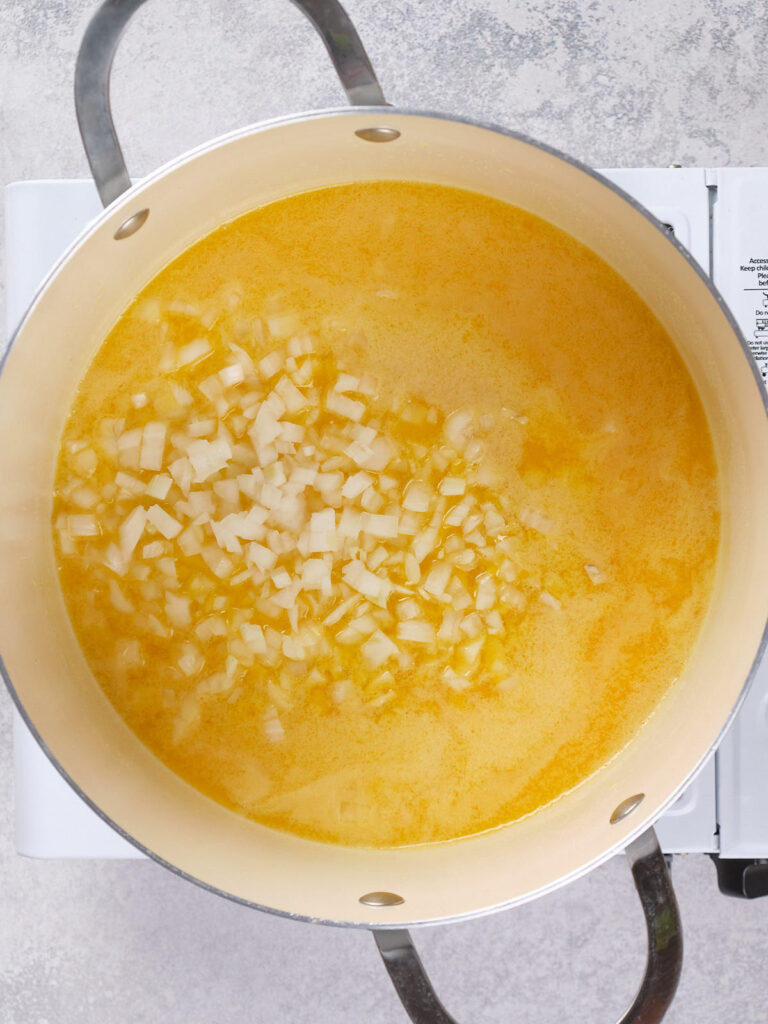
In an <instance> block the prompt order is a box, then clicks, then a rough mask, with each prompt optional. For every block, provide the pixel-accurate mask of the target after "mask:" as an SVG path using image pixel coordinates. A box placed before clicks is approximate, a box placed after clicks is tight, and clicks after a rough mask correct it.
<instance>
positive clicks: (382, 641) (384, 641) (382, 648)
mask: <svg viewBox="0 0 768 1024" xmlns="http://www.w3.org/2000/svg"><path fill="white" fill-rule="evenodd" d="M360 653H361V654H362V656H363V658H364V659H365V661H366V664H367V665H368V666H369V667H370V668H378V667H379V666H380V665H383V664H384V663H385V662H386V661H389V659H390V658H392V657H393V656H394V655H396V654H398V653H399V648H398V646H397V644H394V643H393V642H392V641H391V640H390V639H389V637H388V636H385V634H384V633H382V632H381V630H380V629H377V630H376V632H375V633H374V634H373V635H372V636H370V637H369V638H368V639H367V640H366V641H365V643H364V644H363V645H362V646H361V648H360Z"/></svg>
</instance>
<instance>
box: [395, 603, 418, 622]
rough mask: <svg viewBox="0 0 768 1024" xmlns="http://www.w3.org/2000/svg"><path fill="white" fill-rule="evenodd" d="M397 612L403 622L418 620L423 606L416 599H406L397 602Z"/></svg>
mask: <svg viewBox="0 0 768 1024" xmlns="http://www.w3.org/2000/svg"><path fill="white" fill-rule="evenodd" d="M395 611H396V612H397V617H398V618H399V619H402V620H403V621H406V620H408V619H417V618H418V617H419V615H421V606H420V605H419V602H418V601H417V600H416V599H415V598H413V597H406V598H403V600H402V601H398V602H397V606H396V608H395Z"/></svg>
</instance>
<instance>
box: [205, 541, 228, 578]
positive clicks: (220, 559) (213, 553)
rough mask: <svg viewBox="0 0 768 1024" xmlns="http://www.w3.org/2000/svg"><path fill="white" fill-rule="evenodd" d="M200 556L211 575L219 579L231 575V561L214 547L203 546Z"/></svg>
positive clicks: (219, 549) (210, 545) (211, 545)
mask: <svg viewBox="0 0 768 1024" xmlns="http://www.w3.org/2000/svg"><path fill="white" fill-rule="evenodd" d="M200 554H201V555H202V557H203V559H204V561H205V563H206V565H207V566H208V568H209V569H210V570H211V572H212V573H213V575H214V576H218V578H219V579H225V578H226V577H227V576H229V575H230V574H231V573H232V569H233V564H232V559H231V558H229V556H228V555H225V554H224V552H223V551H222V550H221V548H219V547H216V545H214V544H205V545H204V546H203V549H202V551H201V552H200Z"/></svg>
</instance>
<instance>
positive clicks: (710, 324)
mask: <svg viewBox="0 0 768 1024" xmlns="http://www.w3.org/2000/svg"><path fill="white" fill-rule="evenodd" d="M379 123H384V124H387V125H391V126H393V127H396V128H398V129H399V130H400V131H401V137H400V138H399V139H398V140H397V141H396V142H390V143H386V144H380V143H379V144H375V143H370V142H366V141H363V140H361V139H360V138H358V137H357V136H356V135H355V131H356V130H357V129H359V128H365V127H370V126H371V125H375V124H379ZM381 178H400V179H406V180H424V181H432V182H442V183H445V184H450V185H454V186H458V187H462V188H469V189H473V190H475V191H479V192H484V193H487V194H489V195H491V196H494V197H496V198H499V199H502V200H505V201H507V202H510V203H512V204H516V205H519V206H522V207H524V208H525V209H527V210H530V211H531V212H533V213H535V214H538V215H539V216H542V217H544V218H545V219H547V220H549V221H551V222H552V223H554V224H556V225H557V226H559V227H561V228H563V229H564V230H566V231H568V232H569V233H570V234H572V235H573V236H575V237H576V238H577V239H578V240H580V241H581V242H583V243H585V244H586V245H588V246H590V247H591V248H592V249H594V250H595V251H596V252H597V253H598V254H599V255H600V256H602V257H603V258H604V259H606V260H607V261H608V262H609V263H610V264H612V265H613V266H614V267H615V268H616V269H617V270H618V271H619V272H620V273H621V274H622V275H623V276H624V278H625V279H626V280H627V281H628V282H629V283H630V284H631V285H632V286H633V287H634V288H635V289H636V291H637V292H638V293H639V294H640V295H641V296H642V297H643V298H644V299H645V300H646V302H647V303H648V304H649V305H650V307H651V308H652V309H653V310H654V312H655V313H656V315H657V316H658V317H659V319H660V320H661V321H662V323H663V324H664V325H665V327H666V328H667V330H668V331H669V332H670V334H671V335H672V337H673V339H674V340H675V342H676V344H677V346H678V348H679V350H680V352H681V354H682V356H683V358H684V359H685V362H686V363H687V365H688V368H689V371H690V373H691V375H692V377H693V379H694V382H695V383H696V385H697V387H698V389H699V392H700V394H701V397H702V401H703V403H704V407H705V409H706V412H707V416H708V418H709V422H710V425H711V430H712V434H713V438H714V443H715V448H716V455H717V459H718V465H719V470H720V477H721V486H722V496H723V506H724V510H725V515H724V520H723V539H722V552H721V559H720V564H719V570H718V578H717V583H716V588H715V594H714V597H713V601H712V606H711V610H710V613H709V617H708V620H707V623H706V628H705V629H704V630H703V632H702V636H701V639H700V641H699V643H698V645H697V647H696V650H695V652H694V654H693V657H692V659H691V661H690V664H689V666H688V669H687V671H686V673H685V675H684V677H683V678H681V679H680V681H679V682H678V683H677V684H676V686H675V688H674V689H673V691H672V692H671V693H670V695H669V696H668V697H667V698H666V700H665V701H664V702H663V704H662V706H661V707H660V708H659V709H658V711H657V712H656V714H654V716H652V718H651V719H650V720H649V721H648V722H647V723H646V725H645V726H644V727H643V729H642V731H641V733H640V734H639V735H638V737H637V738H636V740H635V741H634V742H633V743H632V744H630V745H629V747H627V748H626V749H625V750H624V751H623V752H622V753H621V754H620V755H619V756H618V757H616V758H615V759H614V760H613V761H612V762H611V763H610V764H609V765H607V766H606V767H605V768H603V769H602V770H601V771H600V772H598V773H597V774H596V775H595V776H594V777H592V778H591V779H589V780H588V781H587V782H586V783H584V784H583V785H582V786H580V787H579V788H578V789H576V790H575V791H574V792H572V793H571V794H568V795H566V796H565V797H563V798H562V799H560V800H559V801H557V802H556V803H555V804H553V805H552V806H550V807H548V808H545V809H544V810H542V811H540V812H539V813H537V814H536V815H534V816H532V817H530V818H528V819H526V820H524V821H522V822H519V823H517V824H515V825H514V826H511V827H508V828H506V829H502V830H499V831H497V832H494V833H490V834H487V835H484V836H481V837H477V838H475V839H472V840H464V841H461V842H456V843H450V844H444V845H441V846H438V847H423V848H412V849H404V850H395V851H379V852H372V851H365V850H346V849H339V848H333V847H330V846H323V845H320V844H316V843H311V842H308V841H305V840H300V839H296V838H293V837H291V836H288V835H283V834H280V833H277V832H273V831H271V830H269V829H265V828H262V827H260V826H257V825H255V824H253V823H250V822H247V821H245V820H243V819H241V818H239V817H237V816H236V815H234V814H232V813H230V812H228V811H226V810H224V809H223V808H221V807H220V806H218V805H216V804H214V803H213V802H211V801H210V800H208V799H206V798H204V797H202V796H201V795H199V794H198V793H197V792H196V791H194V790H193V789H192V788H191V787H189V786H187V785H186V784H185V783H184V782H182V781H181V780H180V779H178V778H177V777H176V776H174V775H173V774H172V773H171V772H169V771H168V770H167V769H166V768H165V767H164V766H163V765H162V764H160V762H158V761H157V760H156V758H154V756H153V755H151V754H150V753H149V751H148V750H147V749H146V748H144V747H143V745H142V744H140V743H139V741H138V740H137V739H136V738H135V737H134V736H133V734H132V733H131V732H130V731H129V730H128V729H127V727H125V726H124V725H123V723H122V721H121V720H120V719H119V718H118V716H117V715H116V713H115V712H114V711H113V710H112V708H111V706H110V705H109V704H108V702H107V701H106V699H105V698H104V696H103V695H102V693H101V690H100V689H99V688H98V686H97V685H96V683H95V682H94V680H93V678H92V676H91V674H90V672H89V670H88V668H87V666H86V664H85V662H84V659H83V657H82V655H81V653H80V650H79V647H78V645H77V643H76V641H75V639H74V636H73V633H72V631H71V628H70V625H69V621H68V618H67V615H66V611H65V608H64V605H63V601H62V598H61V595H60V593H59V589H58V584H57V579H56V575H55V568H54V561H53V550H52V542H51V538H50V527H49V523H50V511H51V483H52V479H53V471H54V462H55V457H56V451H57V446H58V439H59V436H60V433H61V430H62V427H63V423H64V420H65V417H66V414H67V411H68V407H69V403H70V399H71V395H72V392H73V390H74V388H75V387H76V385H77V383H78V381H79V379H80V378H81V377H82V374H83V373H84V371H85V369H86V367H87V365H88V362H89V360H90V358H91V357H92V355H93V353H94V350H95V349H96V348H97V347H98V345H99V343H100V341H101V339H102V338H103V337H104V335H105V334H106V332H107V331H108V330H109V328H110V327H111V325H112V324H113V323H114V321H115V320H116V318H117V317H118V315H119V314H120V312H121V311H122V310H123V309H124V308H125V306H126V305H127V304H128V303H129V301H130V300H131V299H132V297H133V296H134V295H135V293H136V292H137V291H138V290H139V289H140V288H141V287H142V286H143V285H144V284H145V283H146V282H147V281H148V280H149V279H150V278H151V277H152V276H153V275H154V274H155V273H157V271H159V270H160V269H161V267H162V266H164V265H165V264H166V263H167V262H168V261H169V260H170V259H172V258H173V257H174V256H175V255H177V254H178V253H179V252H180V251H182V250H183V249H184V248H186V247H187V246H189V245H190V244H191V243H193V242H194V241H195V240H197V239H198V238H200V237H202V236H203V235H205V234H207V233H208V232H209V231H211V230H212V229H213V228H215V227H218V226H219V225H220V224H221V223H223V222H225V221H228V220H231V219H233V218H234V217H236V216H238V215H239V214H241V213H243V212H245V211H246V210H249V209H252V208H254V207H256V206H259V205H261V204H263V203H266V202H269V201H270V200H273V199H276V198H279V197H281V196H284V195H288V194H291V193H295V192H298V191H305V190H307V189H312V188H318V187H322V186H325V185H331V184H336V183H343V182H349V181H353V180H365V179H374V180H375V179H381ZM144 206H147V207H149V209H150V217H149V220H148V221H147V223H146V224H145V226H144V227H143V228H142V229H141V230H140V231H139V232H138V233H137V234H136V235H134V236H133V237H131V238H129V239H126V240H123V241H115V240H114V239H113V233H114V231H115V229H116V228H117V226H118V225H119V224H120V223H122V221H123V220H125V218H126V217H127V216H128V215H129V214H130V213H132V212H134V211H135V210H137V209H140V208H142V207H144ZM0 430H1V431H2V436H3V439H4V449H3V452H2V454H0V472H1V473H2V479H3V481H4V487H3V493H2V496H0V557H1V558H2V565H3V577H2V581H1V582H0V649H1V650H2V653H3V658H4V661H5V665H6V669H7V672H8V675H9V676H10V679H11V681H12V684H13V686H14V688H15V690H16V693H17V694H18V697H19V699H20V701H21V703H22V704H23V706H24V708H25V710H26V713H27V714H28V715H29V717H30V719H31V721H32V723H33V725H34V726H35V728H36V729H37V731H38V732H39V734H40V736H41V737H42V739H43V741H44V743H45V744H46V745H47V747H48V748H49V750H50V751H51V753H52V754H53V756H54V757H55V758H56V759H57V761H58V762H59V763H60V764H61V766H62V767H63V769H64V770H65V772H66V773H67V774H68V775H69V776H70V777H71V778H72V779H73V780H74V781H75V783H76V784H77V785H78V786H79V787H80V788H81V789H82V790H83V791H84V792H85V793H86V794H87V796H88V797H89V798H90V799H91V800H92V801H93V802H94V803H95V805H97V806H98V807H99V808H101V809H102V810H103V812H104V813H105V814H106V815H107V816H108V817H109V818H110V819H111V820H112V821H113V822H115V823H116V824H117V825H118V826H119V827H120V828H122V829H123V830H125V831H126V832H127V833H128V834H129V835H131V836H133V837H134V838H135V839H136V840H137V841H138V842H139V843H141V844H142V845H144V846H145V847H146V848H148V849H149V850H150V851H152V852H153V853H154V854H156V855H158V856H159V857H161V858H162V859H164V860H165V861H168V862H170V863H171V864H173V865H175V866H176V867H177V868H179V869H180V870H182V871H184V872H186V873H188V874H189V875H191V876H192V877H194V878H196V879H198V880H201V881H202V882H204V883H206V884H208V885H211V886H214V887H216V888H218V889H221V890H223V891H225V892H227V893H229V894H232V895H234V896H236V897H237V898H240V899H243V900H247V901H249V902H253V903H256V904H259V905H262V906H266V907H269V908H273V909H276V910H278V911H281V912H284V913H289V914H297V915H302V916H306V917H309V918H319V919H324V920H333V921H340V922H349V923H375V924H377V925H386V924H392V925H399V924H402V923H403V922H414V921H421V920H427V919H439V918H447V917H456V916H461V915H468V914H473V913H477V912H479V911H482V910H485V909H489V908H492V907H494V906H498V905H502V904H509V903H512V902H515V901H520V900H523V899H525V898H528V897H530V896H531V895H534V894H536V893H537V892H541V891H544V890H546V889H547V888H550V887H552V886H554V885H555V884H557V883H558V882H560V881H562V880H565V879H567V878H568V877H572V876H574V875H576V874H578V873H579V872H582V871H584V870H585V869H586V868H587V866H589V865H590V864H592V863H595V862H596V861H598V860H599V859H601V858H603V857H605V856H607V855H608V854H609V852H610V851H611V850H612V849H615V848H617V847H620V846H623V845H624V844H625V843H626V841H627V839H628V837H629V836H630V835H632V834H634V833H636V832H637V831H638V830H639V829H640V828H641V827H642V826H643V824H644V823H645V822H647V821H648V820H650V819H652V818H653V817H655V816H656V815H657V814H658V813H659V812H660V810H661V808H662V807H663V806H664V805H665V803H667V802H668V801H669V799H670V798H671V796H672V795H673V793H674V792H675V791H676V790H678V789H679V788H680V786H682V784H683V783H684V782H685V780H686V779H687V778H688V777H689V775H690V774H691V773H692V772H693V771H694V769H695V768H696V767H697V765H698V764H699V763H700V762H701V760H702V758H703V757H704V756H705V755H706V754H707V752H708V751H709V750H710V748H711V746H712V744H713V743H714V742H715V740H716V738H717V736H718V734H719V732H720V730H721V729H722V727H723V724H724V723H725V721H726V719H727V717H728V715H729V712H730V711H731V709H732V708H733V705H734V703H735V702H736V700H737V698H738V695H739V692H740V690H741V689H742V686H743V684H744V681H745V680H746V678H747V676H748V674H749V671H750V666H751V664H752V662H753V659H754V658H755V654H756V651H757V649H758V645H759V643H760V639H761V635H762V632H763V627H764V624H765V620H766V617H767V616H768V573H767V572H765V567H766V566H768V534H766V532H765V531H764V530H763V529H762V524H763V523H765V522H766V521H767V520H768V487H766V486H765V484H766V480H768V431H767V430H766V417H765V411H764V407H763V400H762V393H761V390H760V388H759V386H758V385H757V383H756V380H755V377H754V375H753V372H752V369H751V366H750V365H749V363H748V362H747V360H746V359H745V358H744V357H743V355H742V353H741V351H740V347H739V342H738V340H737V337H736V335H735V334H734V331H733V329H732V326H731V324H730V323H729V320H728V318H727V316H726V315H725V314H724V312H723V310H722V309H721V308H720V307H719V305H718V303H717V301H716V299H715V298H714V297H713V295H712V294H711V293H710V292H709V290H708V289H707V288H706V286H705V285H704V283H703V282H702V280H701V277H700V276H699V274H698V273H697V271H696V270H695V269H694V268H693V267H692V266H691V265H690V264H689V263H688V262H687V261H686V260H685V259H684V258H683V257H682V256H681V255H680V254H679V252H677V251H676V249H675V247H674V246H673V245H672V244H671V243H670V242H669V241H668V240H667V239H666V238H665V237H664V236H663V234H662V232H660V231H659V230H658V229H657V228H656V227H655V226H654V225H653V224H652V223H651V222H650V221H649V220H648V219H647V218H646V217H645V216H644V215H643V214H642V213H640V212H638V210H637V209H635V208H634V207H633V206H632V205H631V204H630V203H629V202H627V201H625V200H624V199H623V198H621V197H620V196H619V195H618V194H617V193H616V192H615V191H614V190H612V189H611V188H609V187H607V185H606V184H605V183H603V182H602V181H601V180H600V179H598V178H596V177H594V176H592V175H591V174H589V173H587V172H586V171H584V170H582V169H580V168H578V167H575V166H573V165H571V164H569V163H568V162H566V161H564V160H563V159H561V158H559V157H557V156H555V155H553V154H551V153H549V152H547V151H545V150H542V149H540V148H538V147H536V146H534V145H532V144H530V143H528V142H527V141H525V140H522V139H517V138H514V137H510V136H506V135H503V134H501V133H498V132H492V131H488V130H486V129H482V128H478V127H476V126H472V125H468V124H463V123H458V122H453V121H448V120H445V119H441V118H437V117H427V116H422V115H413V114H406V113H398V112H396V111H389V110H385V111H382V110H377V111H375V113H373V112H371V111H362V112H360V111H357V112H353V111H343V112H337V113H332V114H325V115H315V116H312V117H310V118H309V119H293V120H290V121H287V122H279V123H276V124H274V125H268V126H265V127H264V128H260V129H256V130H251V131H244V132H241V133H236V134H235V135H233V136H230V137H229V138H228V139H227V140H224V141H223V142H222V143H220V144H218V145H216V146H212V147H204V148H203V149H202V150H200V151H199V152H198V153H196V154H195V155H194V156H193V157H192V158H191V159H186V160H181V161H178V162H177V164H176V165H175V166H174V165H171V167H170V168H167V169H165V170H163V171H161V172H158V173H157V174H156V175H154V176H152V177H151V178H150V179H148V180H147V182H146V183H144V184H143V185H142V186H141V187H140V188H138V189H137V190H135V191H132V192H131V193H130V194H129V195H128V196H127V197H125V198H123V199H122V200H121V201H120V202H119V203H117V204H116V205H115V206H114V207H113V208H112V209H110V211H109V213H107V214H106V215H105V216H104V217H103V218H102V219H101V220H100V222H98V223H97V224H96V226H95V227H94V228H93V229H92V230H90V231H89V232H88V233H86V235H85V236H84V237H83V238H82V239H81V240H80V241H79V243H78V244H77V245H76V247H75V249H74V250H73V251H72V252H71V254H70V256H69V258H68V259H67V260H66V262H64V263H63V264H62V265H61V266H60V267H59V269H58V271H57V272H56V274H55V275H54V277H53V279H52V280H51V281H50V282H49V284H48V287H47V288H46V289H45V291H44V292H43V293H42V295H41V296H40V297H39V298H38V300H37V301H36V304H35V306H34V308H33V310H32V312H31V314H30V315H29V316H28V317H27V319H26V321H25V323H24V325H23V327H22V329H21V331H20V333H19V335H18V337H17V340H16V343H15V345H14V348H13V351H12V353H11V355H10V357H9V359H8V362H7V365H6V368H5V371H4V375H3V378H2V380H1V381H0ZM635 793H645V795H646V796H645V800H644V801H643V803H642V804H641V806H640V808H639V809H638V810H637V811H636V812H635V813H634V815H631V816H630V817H629V818H628V819H627V820H626V821H625V822H623V823H621V824H618V825H610V824H609V818H610V815H611V812H612V811H613V809H614V808H615V807H616V806H617V804H619V803H620V802H621V801H622V800H623V799H624V798H626V797H628V796H630V795H632V794H635ZM373 890H387V891H391V892H395V893H399V894H400V895H402V896H403V897H404V901H405V902H404V903H403V904H402V905H400V906H398V907H391V908H368V907H363V906H361V905H360V903H359V902H358V898H359V896H360V895H361V894H363V893H367V892H370V891H373Z"/></svg>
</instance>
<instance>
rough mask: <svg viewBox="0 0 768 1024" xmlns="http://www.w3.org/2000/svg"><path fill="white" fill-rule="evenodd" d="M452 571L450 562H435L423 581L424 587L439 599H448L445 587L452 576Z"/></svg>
mask: <svg viewBox="0 0 768 1024" xmlns="http://www.w3.org/2000/svg"><path fill="white" fill-rule="evenodd" d="M451 571H452V567H451V563H450V562H435V564H434V565H433V566H432V568H431V569H430V570H429V572H428V573H427V578H426V579H425V580H424V582H423V583H422V587H423V589H424V590H426V592H427V593H428V594H431V595H432V596H433V597H436V598H437V599H438V600H439V601H443V600H447V597H446V593H445V588H446V587H447V586H448V581H449V580H450V578H451Z"/></svg>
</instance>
